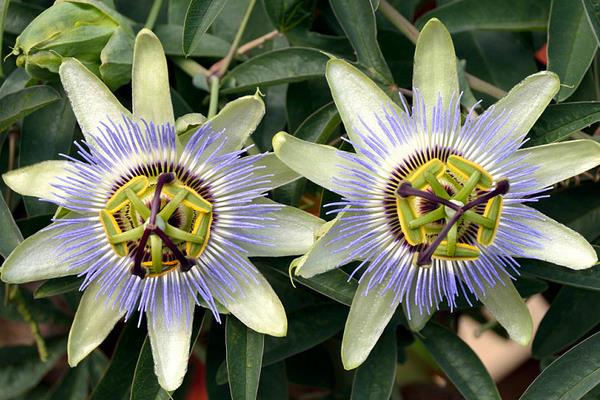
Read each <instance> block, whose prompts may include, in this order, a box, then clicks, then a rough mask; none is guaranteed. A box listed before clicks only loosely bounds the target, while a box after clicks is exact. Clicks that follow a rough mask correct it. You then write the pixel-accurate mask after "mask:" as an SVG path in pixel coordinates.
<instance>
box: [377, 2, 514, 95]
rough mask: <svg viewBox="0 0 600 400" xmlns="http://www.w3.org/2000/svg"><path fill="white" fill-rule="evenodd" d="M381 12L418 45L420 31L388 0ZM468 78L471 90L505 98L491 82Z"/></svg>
mask: <svg viewBox="0 0 600 400" xmlns="http://www.w3.org/2000/svg"><path fill="white" fill-rule="evenodd" d="M379 11H380V12H381V14H383V16H384V17H385V18H386V19H387V20H388V21H390V23H391V24H392V25H394V26H395V27H396V28H397V29H398V30H399V31H400V32H401V33H402V34H403V35H404V36H406V37H407V38H408V39H409V40H410V41H411V42H413V43H415V44H416V43H417V38H418V37H419V30H418V29H417V28H416V27H415V26H414V25H413V24H412V23H411V22H410V21H409V20H407V19H406V18H404V16H403V15H402V14H400V13H399V12H398V10H396V9H395V8H394V7H393V6H392V5H391V4H390V3H388V2H387V0H380V1H379ZM465 75H466V77H467V82H468V83H469V86H471V89H473V90H477V91H478V92H481V93H484V94H487V95H489V96H492V97H495V98H497V99H499V98H501V97H504V96H505V95H506V92H505V91H504V90H502V89H500V88H499V87H497V86H494V85H492V84H491V83H489V82H486V81H484V80H483V79H479V78H478V77H476V76H473V75H471V74H469V73H467V72H465Z"/></svg>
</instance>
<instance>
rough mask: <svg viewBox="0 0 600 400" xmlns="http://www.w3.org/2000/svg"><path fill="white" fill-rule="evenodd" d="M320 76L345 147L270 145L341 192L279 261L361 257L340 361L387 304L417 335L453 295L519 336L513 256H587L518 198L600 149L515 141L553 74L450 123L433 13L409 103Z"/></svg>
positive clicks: (334, 263)
mask: <svg viewBox="0 0 600 400" xmlns="http://www.w3.org/2000/svg"><path fill="white" fill-rule="evenodd" d="M326 77H327V81H328V83H329V86H330V89H331V92H332V95H333V99H334V101H335V104H336V106H337V108H338V110H339V113H340V115H341V118H342V121H343V123H344V125H345V127H346V131H347V133H348V136H349V142H350V143H351V144H352V145H353V147H354V149H355V150H356V153H350V152H345V151H340V150H337V149H335V148H332V147H330V146H323V145H317V144H313V143H308V142H305V141H302V140H299V139H297V138H295V137H293V136H290V135H288V134H286V133H283V132H280V133H279V134H277V135H276V136H275V138H274V140H273V146H274V149H275V153H276V154H277V156H278V157H280V158H281V160H282V161H284V162H285V163H286V164H288V165H289V166H290V167H291V168H292V169H294V170H295V171H297V172H299V173H300V174H302V175H304V176H306V177H307V178H308V179H310V180H312V181H314V182H315V183H317V184H319V185H321V186H323V187H325V188H327V189H329V190H331V191H333V192H336V193H338V194H340V195H341V196H342V200H341V201H340V202H338V203H335V211H336V212H338V213H339V214H338V216H337V217H336V219H335V220H334V222H333V223H332V224H331V225H330V226H329V230H328V231H326V233H325V234H324V235H323V236H321V237H320V239H319V240H318V241H317V242H316V243H315V245H314V246H313V248H312V249H311V250H310V251H309V252H308V253H307V254H306V255H304V256H303V257H301V258H300V259H297V260H295V262H294V263H293V264H292V268H295V273H296V274H299V275H300V276H302V277H305V278H308V277H311V276H313V275H315V274H319V273H322V272H324V271H327V270H329V269H332V268H335V267H338V266H341V265H344V264H346V263H348V262H350V261H352V260H360V261H362V262H361V263H360V265H359V267H358V268H357V269H356V270H359V269H363V270H364V271H363V273H362V276H361V278H360V283H359V286H358V290H357V293H356V295H355V297H354V300H353V302H352V305H351V308H350V313H349V316H348V320H347V322H346V328H345V331H344V337H343V341H342V361H343V363H344V366H345V367H346V368H348V369H351V368H355V367H357V366H358V365H360V364H361V363H362V362H363V361H364V360H365V359H366V357H367V356H368V354H369V352H370V351H371V349H372V348H373V346H374V345H375V343H376V342H377V339H378V338H379V336H380V335H381V333H382V331H383V329H384V328H385V326H386V325H387V323H388V322H389V321H390V319H391V318H392V316H393V314H394V312H395V309H396V307H397V306H398V304H399V303H400V302H402V304H403V306H404V310H405V314H406V316H407V319H408V322H409V325H410V326H411V328H412V329H413V330H419V329H420V328H422V327H423V326H424V324H425V323H426V322H427V320H428V319H429V317H430V315H431V314H432V313H433V312H434V310H435V309H436V308H437V307H438V305H439V304H440V303H441V302H443V301H447V302H448V304H449V306H450V308H451V309H452V308H453V307H455V306H456V298H457V296H459V294H461V293H462V294H465V295H466V294H467V293H468V294H470V295H474V297H476V298H478V299H479V300H481V301H482V303H483V304H484V305H486V306H487V307H488V309H489V310H490V311H491V312H492V313H493V314H494V316H495V317H496V318H497V320H498V321H499V322H500V323H501V324H502V325H503V326H504V327H505V328H506V329H507V331H508V333H509V334H510V336H511V337H512V338H513V339H514V340H516V341H517V342H519V343H521V344H526V343H528V342H529V341H530V339H531V336H532V321H531V317H530V315H529V312H528V310H527V308H526V306H525V303H524V302H523V300H522V299H521V297H520V296H519V294H518V292H517V291H516V289H515V287H514V285H513V284H512V282H511V279H514V277H515V276H516V275H518V263H517V262H516V260H515V257H527V258H534V259H539V260H545V261H549V262H552V263H554V264H558V265H562V266H566V267H569V268H573V269H582V268H588V267H590V266H592V265H593V264H594V263H596V261H597V256H596V253H595V251H594V250H593V248H592V247H591V246H590V245H589V243H587V241H586V240H585V239H584V238H583V237H581V236H580V235H579V234H578V233H576V232H574V231H572V230H571V229H569V228H567V227H566V226H564V225H561V224H559V223H558V222H556V221H554V220H552V219H550V218H548V217H546V216H545V215H543V214H541V213H540V212H538V211H536V210H535V209H533V208H530V207H528V206H527V205H525V204H524V203H527V202H534V201H536V200H537V199H539V198H540V197H543V192H544V191H546V190H547V189H549V188H550V187H551V186H552V185H553V184H554V183H556V182H558V181H561V180H564V179H566V178H568V177H570V176H573V175H576V174H579V173H581V172H583V171H586V170H588V169H590V168H592V167H595V166H596V165H598V164H600V145H599V144H598V143H596V142H593V141H589V140H575V141H569V142H564V143H556V144H550V145H545V146H539V147H531V148H520V147H521V146H522V144H523V143H524V139H525V136H526V134H527V132H528V131H529V129H530V128H531V126H532V125H533V123H534V122H535V120H536V119H537V118H538V117H539V115H540V114H541V113H542V111H543V110H544V108H545V107H546V106H547V104H548V103H549V102H550V100H551V99H552V97H553V96H554V95H555V94H556V93H557V91H558V89H559V80H558V78H557V76H556V75H555V74H553V73H550V72H540V73H537V74H534V75H531V76H529V77H527V78H526V79H525V80H524V81H523V82H521V83H520V84H519V85H517V86H516V87H515V88H513V89H512V90H511V91H510V93H508V95H507V96H506V97H505V98H503V99H502V100H500V101H499V102H498V103H497V104H495V105H494V106H492V107H490V108H489V109H488V110H487V111H486V112H485V113H483V114H482V115H480V116H478V115H477V114H476V113H475V111H474V110H473V109H471V110H470V112H469V113H468V115H467V116H466V118H465V122H464V125H462V126H461V113H460V94H459V88H458V78H457V70H456V56H455V54H454V48H453V44H452V40H451V38H450V35H449V33H448V31H447V30H446V28H445V27H444V26H443V25H442V23H441V22H439V21H438V20H436V19H433V20H431V21H429V22H428V23H427V24H426V26H425V27H424V28H423V31H422V32H421V34H420V35H419V39H418V43H417V47H416V52H415V65H414V74H413V87H414V89H413V102H412V110H409V108H408V106H406V104H405V105H404V107H403V109H402V108H400V107H398V106H396V105H395V104H394V103H393V102H392V101H391V99H390V98H389V97H387V95H386V94H385V93H384V92H383V91H382V90H381V89H379V87H377V86H376V85H375V84H374V83H373V82H372V81H370V80H369V79H368V78H367V77H366V76H365V75H364V74H362V73H361V72H360V71H358V70H357V69H356V68H354V67H352V66H351V65H349V64H348V63H346V62H344V61H342V60H339V59H331V60H330V61H329V62H328V65H327V72H326ZM356 270H355V272H356Z"/></svg>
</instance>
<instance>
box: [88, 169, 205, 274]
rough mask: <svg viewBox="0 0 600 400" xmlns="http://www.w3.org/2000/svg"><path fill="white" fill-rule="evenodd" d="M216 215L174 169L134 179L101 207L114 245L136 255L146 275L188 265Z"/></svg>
mask: <svg viewBox="0 0 600 400" xmlns="http://www.w3.org/2000/svg"><path fill="white" fill-rule="evenodd" d="M212 219H213V214H212V205H211V204H210V202H208V201H207V200H206V199H204V198H203V197H202V196H200V195H199V194H198V193H197V192H196V191H195V190H193V189H192V188H190V187H189V186H186V185H184V184H182V183H181V182H179V181H178V180H177V179H176V177H175V174H173V173H171V172H169V173H163V174H161V175H159V176H157V177H146V176H136V177H134V178H132V179H130V180H129V181H128V182H127V183H126V184H124V185H122V186H121V187H119V189H118V190H116V191H115V192H114V194H113V195H112V196H111V197H110V199H109V200H108V201H107V202H106V207H105V208H104V209H103V210H101V211H100V221H101V222H102V226H103V227H104V232H105V233H106V236H107V238H108V242H109V243H110V245H111V247H112V249H113V251H114V252H115V253H116V254H117V255H118V256H121V257H126V256H130V257H132V258H133V261H134V264H133V267H132V269H131V273H132V274H134V275H137V276H140V277H141V278H144V277H146V276H160V275H163V274H165V273H168V272H170V271H173V270H174V269H176V268H180V269H181V270H182V271H188V270H189V269H190V268H191V267H192V266H193V265H194V264H195V259H196V258H198V256H199V255H200V254H202V252H203V251H204V249H205V248H206V244H207V243H208V239H209V235H210V226H211V224H212Z"/></svg>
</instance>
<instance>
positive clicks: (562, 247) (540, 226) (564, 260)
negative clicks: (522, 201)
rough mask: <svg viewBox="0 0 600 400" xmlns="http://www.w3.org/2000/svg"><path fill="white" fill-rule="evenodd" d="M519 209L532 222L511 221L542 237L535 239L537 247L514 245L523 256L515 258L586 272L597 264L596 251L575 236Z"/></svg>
mask: <svg viewBox="0 0 600 400" xmlns="http://www.w3.org/2000/svg"><path fill="white" fill-rule="evenodd" d="M522 207H523V208H525V209H526V210H527V213H528V214H529V215H531V216H532V217H533V219H529V218H527V219H525V218H520V217H516V216H513V217H511V219H513V220H515V221H517V222H521V223H522V224H524V225H528V226H529V227H531V228H532V229H534V230H536V231H538V232H539V233H540V234H542V235H543V237H542V238H539V239H535V241H536V244H537V246H524V245H519V244H518V243H515V245H516V246H517V247H518V248H519V249H520V250H521V251H522V252H523V254H521V255H518V256H520V257H527V258H535V259H537V260H542V261H548V262H551V263H553V264H557V265H562V266H564V267H568V268H571V269H576V270H578V269H585V268H589V267H591V266H593V265H594V264H596V263H597V262H598V256H597V254H596V251H595V250H594V248H593V247H592V246H591V245H590V244H589V243H588V241H587V240H585V238H584V237H583V236H581V235H580V234H579V233H577V232H575V231H574V230H572V229H570V228H568V227H566V226H564V225H563V224H561V223H559V222H556V221H555V220H553V219H552V218H550V217H548V216H546V215H544V214H542V213H541V212H539V211H537V210H534V209H533V208H531V207H527V206H522Z"/></svg>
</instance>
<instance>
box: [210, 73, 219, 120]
mask: <svg viewBox="0 0 600 400" xmlns="http://www.w3.org/2000/svg"><path fill="white" fill-rule="evenodd" d="M208 82H209V83H210V103H209V106H208V119H210V118H212V117H214V116H215V115H216V114H217V106H218V104H219V77H218V76H215V75H213V76H211V77H210V78H208Z"/></svg>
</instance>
